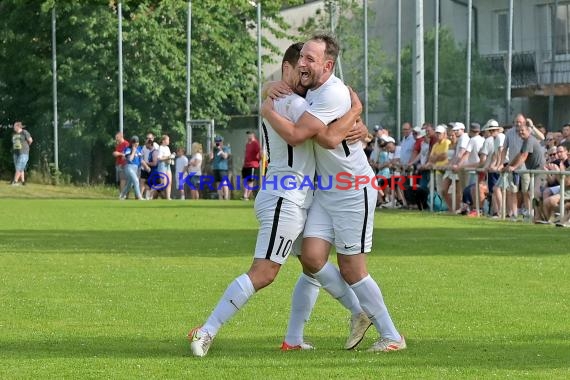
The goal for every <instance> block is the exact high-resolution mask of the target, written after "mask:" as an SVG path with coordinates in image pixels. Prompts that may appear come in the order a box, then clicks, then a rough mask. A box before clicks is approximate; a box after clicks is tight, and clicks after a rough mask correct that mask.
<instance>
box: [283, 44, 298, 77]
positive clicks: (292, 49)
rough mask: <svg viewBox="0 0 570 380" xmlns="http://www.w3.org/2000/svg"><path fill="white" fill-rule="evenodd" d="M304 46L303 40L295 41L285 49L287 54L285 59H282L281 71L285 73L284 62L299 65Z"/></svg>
mask: <svg viewBox="0 0 570 380" xmlns="http://www.w3.org/2000/svg"><path fill="white" fill-rule="evenodd" d="M302 48H303V43H302V42H295V43H294V44H292V45H291V46H289V47H288V48H287V50H285V54H283V60H282V61H281V73H283V64H284V63H285V62H287V63H289V64H290V65H291V66H293V67H297V62H299V57H300V56H301V49H302Z"/></svg>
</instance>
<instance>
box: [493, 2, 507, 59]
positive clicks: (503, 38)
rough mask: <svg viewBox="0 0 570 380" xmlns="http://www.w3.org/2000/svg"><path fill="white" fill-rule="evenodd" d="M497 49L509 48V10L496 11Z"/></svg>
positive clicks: (504, 49) (505, 49)
mask: <svg viewBox="0 0 570 380" xmlns="http://www.w3.org/2000/svg"><path fill="white" fill-rule="evenodd" d="M496 36H497V49H498V50H499V51H507V50H509V12H507V11H502V12H498V13H497V34H496Z"/></svg>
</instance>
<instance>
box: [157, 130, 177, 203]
mask: <svg viewBox="0 0 570 380" xmlns="http://www.w3.org/2000/svg"><path fill="white" fill-rule="evenodd" d="M169 144H170V137H168V135H162V137H161V139H160V146H159V147H158V166H157V168H156V170H157V171H158V172H159V173H162V174H163V176H161V177H162V178H161V179H162V180H163V181H164V180H165V181H166V183H165V184H164V185H165V187H164V189H163V190H164V192H165V196H166V199H167V200H170V191H171V189H172V171H171V170H170V165H172V164H174V163H173V162H172V160H174V154H172V153H171V152H170V148H169V147H168V145H169ZM164 177H166V178H164Z"/></svg>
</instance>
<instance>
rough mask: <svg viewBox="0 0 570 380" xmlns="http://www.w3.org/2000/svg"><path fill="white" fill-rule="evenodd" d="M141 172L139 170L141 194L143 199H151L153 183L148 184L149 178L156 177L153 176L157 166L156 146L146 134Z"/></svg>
mask: <svg viewBox="0 0 570 380" xmlns="http://www.w3.org/2000/svg"><path fill="white" fill-rule="evenodd" d="M142 160H143V164H142V170H141V178H140V181H141V184H142V187H141V193H142V196H143V198H145V199H148V200H150V199H152V197H153V193H154V189H153V185H155V184H154V183H149V178H150V179H153V180H156V179H157V176H156V175H155V174H154V173H155V172H156V167H157V166H158V144H157V143H156V142H154V135H153V134H152V133H148V134H147V135H146V141H145V145H144V147H143V148H142Z"/></svg>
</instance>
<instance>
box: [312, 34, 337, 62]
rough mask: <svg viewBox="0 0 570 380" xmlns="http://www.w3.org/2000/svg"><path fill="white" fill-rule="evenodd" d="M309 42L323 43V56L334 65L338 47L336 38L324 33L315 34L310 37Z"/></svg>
mask: <svg viewBox="0 0 570 380" xmlns="http://www.w3.org/2000/svg"><path fill="white" fill-rule="evenodd" d="M311 41H320V42H324V43H325V56H326V57H328V58H330V59H332V61H333V64H336V60H337V59H338V54H339V52H340V47H339V44H338V41H337V40H336V38H334V37H333V36H331V35H330V34H326V33H319V34H315V35H314V36H313V37H311Z"/></svg>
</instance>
